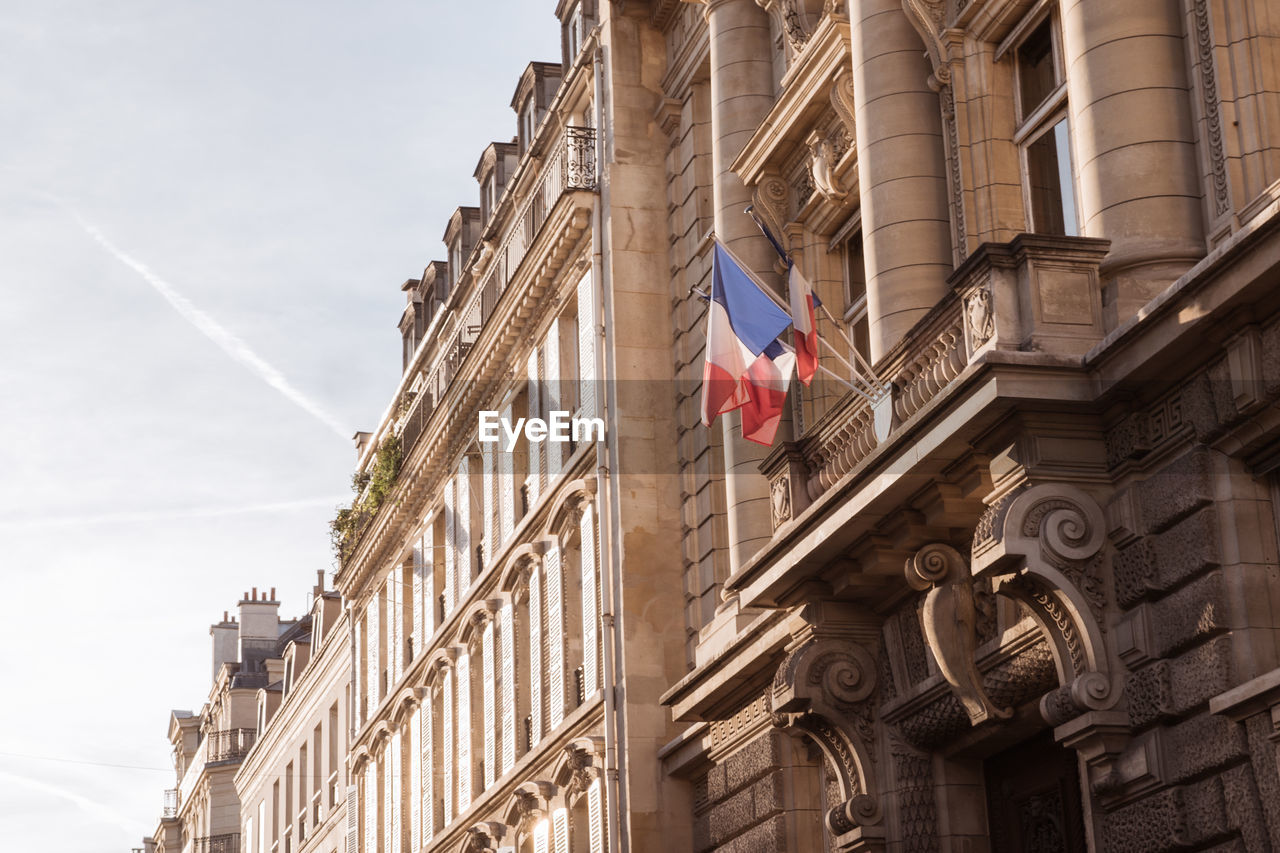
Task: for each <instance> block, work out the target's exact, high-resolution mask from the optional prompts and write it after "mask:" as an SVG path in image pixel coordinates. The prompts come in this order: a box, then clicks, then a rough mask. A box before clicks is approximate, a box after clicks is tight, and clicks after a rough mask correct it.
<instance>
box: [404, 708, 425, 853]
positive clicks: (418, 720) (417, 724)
mask: <svg viewBox="0 0 1280 853" xmlns="http://www.w3.org/2000/svg"><path fill="white" fill-rule="evenodd" d="M408 755H409V767H408V771H409V773H408V776H407V777H406V778H407V779H408V787H409V791H408V795H409V850H408V853H418V850H419V848H421V847H422V709H421V708H419V709H418V713H416V714H410V715H409V750H408Z"/></svg>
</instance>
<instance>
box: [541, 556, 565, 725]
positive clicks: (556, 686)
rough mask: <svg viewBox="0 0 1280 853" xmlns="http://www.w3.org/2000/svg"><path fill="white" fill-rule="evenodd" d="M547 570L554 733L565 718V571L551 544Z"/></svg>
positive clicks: (544, 560)
mask: <svg viewBox="0 0 1280 853" xmlns="http://www.w3.org/2000/svg"><path fill="white" fill-rule="evenodd" d="M542 565H543V566H544V567H545V568H546V570H547V593H546V594H547V613H546V624H547V627H546V636H547V681H548V682H549V685H548V687H547V713H548V716H549V719H550V728H551V730H553V731H554V730H555V728H556V727H557V726H559V725H560V721H561V720H563V719H564V697H565V692H564V571H563V567H562V566H561V563H560V549H559V547H558V546H556V545H552V546H551V547H550V548H548V549H547V553H546V554H545V555H544V556H543V558H542Z"/></svg>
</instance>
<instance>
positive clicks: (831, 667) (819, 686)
mask: <svg viewBox="0 0 1280 853" xmlns="http://www.w3.org/2000/svg"><path fill="white" fill-rule="evenodd" d="M875 687H876V666H875V659H874V658H873V657H872V655H871V653H870V652H868V651H867V649H866V648H865V647H863V646H862V645H860V644H859V643H856V642H854V641H853V640H852V639H850V638H849V637H846V636H830V635H827V636H823V635H821V634H819V633H814V632H809V633H807V634H803V635H801V636H800V637H799V638H798V639H797V640H796V641H795V642H793V644H792V647H791V648H790V650H789V651H788V654H787V656H786V658H785V659H784V660H783V662H782V664H781V665H780V666H779V667H778V672H777V674H776V675H775V676H774V680H773V685H772V687H771V688H770V691H769V703H770V710H771V715H772V718H773V722H774V725H776V726H778V727H780V728H782V729H784V730H787V731H788V732H789V733H791V734H800V735H804V736H806V737H808V738H809V739H810V740H812V741H813V742H814V743H815V744H817V746H818V748H819V749H820V750H821V751H822V752H823V754H824V755H825V756H826V758H827V760H828V761H829V762H830V764H831V766H832V767H833V768H834V769H835V771H836V775H837V777H838V782H839V788H840V797H841V802H840V803H839V804H838V805H836V806H835V807H833V808H832V809H830V810H829V811H828V812H827V814H826V816H825V818H824V821H825V825H826V827H827V831H828V832H830V833H831V835H832V837H833V841H834V845H833V848H832V849H834V850H839V851H849V852H850V853H852V851H859V853H866V852H867V851H876V852H877V853H879V851H882V850H883V849H884V844H885V837H886V836H885V827H884V824H883V815H882V813H881V810H880V806H879V794H880V792H879V790H878V787H877V783H876V774H875V771H874V756H873V754H872V752H871V747H870V745H871V743H872V742H873V740H874V730H873V724H872V710H871V703H870V699H871V696H872V694H873V692H874V691H875Z"/></svg>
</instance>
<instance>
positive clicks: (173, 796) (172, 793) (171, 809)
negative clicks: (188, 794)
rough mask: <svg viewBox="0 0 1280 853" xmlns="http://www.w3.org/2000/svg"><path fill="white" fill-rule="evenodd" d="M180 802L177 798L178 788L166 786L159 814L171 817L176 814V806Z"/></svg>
mask: <svg viewBox="0 0 1280 853" xmlns="http://www.w3.org/2000/svg"><path fill="white" fill-rule="evenodd" d="M179 805H181V803H180V802H179V800H178V789H177V788H168V789H166V790H165V792H164V811H162V812H161V813H160V814H161V816H162V817H165V818H173V817H177V816H178V806H179Z"/></svg>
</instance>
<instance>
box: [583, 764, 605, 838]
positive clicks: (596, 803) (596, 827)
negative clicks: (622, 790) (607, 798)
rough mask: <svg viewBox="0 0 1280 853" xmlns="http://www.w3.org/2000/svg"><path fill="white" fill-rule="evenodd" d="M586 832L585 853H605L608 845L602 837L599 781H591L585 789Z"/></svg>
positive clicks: (602, 802)
mask: <svg viewBox="0 0 1280 853" xmlns="http://www.w3.org/2000/svg"><path fill="white" fill-rule="evenodd" d="M587 832H588V834H589V837H588V842H587V843H588V846H587V853H605V848H606V847H607V846H608V845H607V844H606V843H605V837H604V797H603V796H601V792H600V780H599V779H594V780H592V782H591V785H590V786H589V787H588V788H587Z"/></svg>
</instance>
